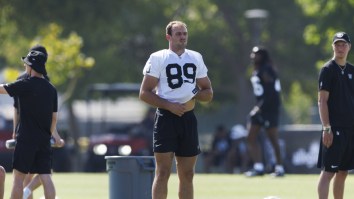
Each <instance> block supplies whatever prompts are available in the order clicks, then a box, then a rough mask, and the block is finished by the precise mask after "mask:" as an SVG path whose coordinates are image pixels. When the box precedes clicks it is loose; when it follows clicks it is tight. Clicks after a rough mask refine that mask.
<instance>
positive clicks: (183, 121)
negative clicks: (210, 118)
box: [154, 109, 200, 157]
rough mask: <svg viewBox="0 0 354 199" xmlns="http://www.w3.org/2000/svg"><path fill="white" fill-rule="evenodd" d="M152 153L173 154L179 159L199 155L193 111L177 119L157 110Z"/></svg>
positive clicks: (195, 120)
mask: <svg viewBox="0 0 354 199" xmlns="http://www.w3.org/2000/svg"><path fill="white" fill-rule="evenodd" d="M154 152H156V153H167V152H174V153H175V155H176V156H181V157H192V156H196V155H198V154H199V153H200V147H199V140H198V129H197V119H196V117H195V115H194V112H193V110H192V111H188V112H186V113H184V114H183V116H182V117H179V116H177V115H175V114H173V113H171V112H170V111H167V110H164V109H157V111H156V116H155V125H154Z"/></svg>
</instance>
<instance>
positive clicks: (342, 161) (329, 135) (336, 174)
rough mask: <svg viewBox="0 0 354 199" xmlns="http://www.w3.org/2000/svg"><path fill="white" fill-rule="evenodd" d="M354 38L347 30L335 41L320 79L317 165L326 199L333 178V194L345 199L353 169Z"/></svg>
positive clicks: (320, 193)
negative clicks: (353, 57) (353, 54)
mask: <svg viewBox="0 0 354 199" xmlns="http://www.w3.org/2000/svg"><path fill="white" fill-rule="evenodd" d="M350 48H351V41H350V38H349V36H348V34H346V33H345V32H338V33H336V34H335V35H334V37H333V40H332V50H333V58H332V59H331V60H329V61H328V62H327V63H325V64H324V65H323V67H322V69H321V71H320V74H319V79H318V108H319V114H320V119H321V122H322V126H323V129H322V135H321V145H320V150H319V156H318V163H317V167H318V168H321V174H320V178H319V182H318V187H317V192H318V198H319V199H327V198H328V195H329V187H330V182H331V180H332V179H333V178H334V180H333V197H334V198H335V199H342V198H343V196H344V186H345V180H346V178H347V176H348V171H349V170H351V169H354V122H353V121H354V66H353V65H352V64H350V63H348V62H347V56H348V53H349V51H350Z"/></svg>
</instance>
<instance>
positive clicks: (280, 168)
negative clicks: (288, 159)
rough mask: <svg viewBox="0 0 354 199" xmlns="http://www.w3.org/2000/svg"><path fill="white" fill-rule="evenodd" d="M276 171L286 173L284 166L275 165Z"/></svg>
mask: <svg viewBox="0 0 354 199" xmlns="http://www.w3.org/2000/svg"><path fill="white" fill-rule="evenodd" d="M275 171H276V172H280V173H284V167H283V165H280V164H277V165H275Z"/></svg>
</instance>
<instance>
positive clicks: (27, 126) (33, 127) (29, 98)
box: [4, 77, 58, 140]
mask: <svg viewBox="0 0 354 199" xmlns="http://www.w3.org/2000/svg"><path fill="white" fill-rule="evenodd" d="M4 88H5V89H6V91H7V92H8V94H9V95H10V96H11V97H16V98H18V103H19V106H20V110H19V112H20V121H19V126H18V129H17V132H16V133H17V134H18V137H17V139H32V140H36V139H42V138H43V139H45V140H47V139H49V137H50V136H51V131H50V128H51V124H52V115H53V113H54V112H57V111H58V96H57V91H56V89H55V87H54V86H53V85H52V84H51V83H50V82H48V81H47V80H45V79H44V78H38V77H30V78H26V79H20V80H17V81H16V82H14V83H10V84H6V85H5V86H4Z"/></svg>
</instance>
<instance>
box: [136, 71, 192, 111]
mask: <svg viewBox="0 0 354 199" xmlns="http://www.w3.org/2000/svg"><path fill="white" fill-rule="evenodd" d="M158 81H159V80H158V79H157V78H155V77H152V76H149V75H145V76H144V78H143V81H142V84H141V87H140V93H139V98H140V99H141V100H142V101H144V102H146V103H148V104H150V105H152V106H154V107H158V108H162V109H166V110H169V111H170V112H172V113H174V114H176V115H178V116H182V115H183V113H184V112H185V111H186V107H185V105H184V104H179V103H172V102H169V101H167V100H165V99H162V98H161V97H159V96H158V95H156V93H155V91H154V90H155V88H156V86H157V84H158Z"/></svg>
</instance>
